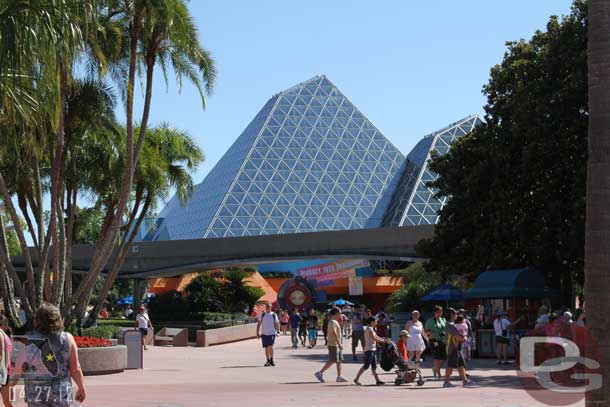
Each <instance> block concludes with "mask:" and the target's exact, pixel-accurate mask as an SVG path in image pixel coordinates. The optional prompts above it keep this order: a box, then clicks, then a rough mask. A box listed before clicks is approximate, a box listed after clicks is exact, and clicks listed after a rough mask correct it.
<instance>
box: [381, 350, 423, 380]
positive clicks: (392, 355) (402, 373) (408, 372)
mask: <svg viewBox="0 0 610 407" xmlns="http://www.w3.org/2000/svg"><path fill="white" fill-rule="evenodd" d="M379 364H380V366H381V368H382V369H383V370H385V371H386V372H389V371H390V370H392V369H393V368H394V367H396V368H397V369H398V370H396V376H397V377H396V380H394V385H396V386H400V385H401V384H403V383H413V382H415V381H416V380H417V382H416V383H417V385H418V386H423V385H424V382H425V381H424V378H423V376H422V374H421V370H419V367H417V365H416V364H415V363H413V364H412V365H411V364H410V363H408V362H406V361H405V360H404V359H403V358H402V355H401V354H400V353H399V352H398V348H397V347H396V344H395V343H394V342H392V341H387V342H386V343H385V345H383V347H382V349H381V362H380V363H379Z"/></svg>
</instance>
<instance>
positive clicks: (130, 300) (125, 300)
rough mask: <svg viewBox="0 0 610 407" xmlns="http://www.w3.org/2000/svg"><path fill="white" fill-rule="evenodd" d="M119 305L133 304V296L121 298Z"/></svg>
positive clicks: (118, 301)
mask: <svg viewBox="0 0 610 407" xmlns="http://www.w3.org/2000/svg"><path fill="white" fill-rule="evenodd" d="M116 303H117V304H119V305H127V304H133V295H128V296H127V297H125V298H120V299H118V300H117V301H116Z"/></svg>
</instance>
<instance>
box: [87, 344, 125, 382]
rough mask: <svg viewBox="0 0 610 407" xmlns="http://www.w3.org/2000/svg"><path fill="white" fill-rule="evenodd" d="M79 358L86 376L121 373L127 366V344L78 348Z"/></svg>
mask: <svg viewBox="0 0 610 407" xmlns="http://www.w3.org/2000/svg"><path fill="white" fill-rule="evenodd" d="M78 359H79V360H80V366H81V368H82V369H83V374H84V375H85V376H92V375H103V374H112V373H121V372H122V371H123V370H125V369H126V368H127V346H124V345H117V346H107V347H103V348H78Z"/></svg>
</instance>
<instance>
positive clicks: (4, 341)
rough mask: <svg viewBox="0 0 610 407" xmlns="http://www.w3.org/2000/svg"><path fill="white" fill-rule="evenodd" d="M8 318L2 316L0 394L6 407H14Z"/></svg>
mask: <svg viewBox="0 0 610 407" xmlns="http://www.w3.org/2000/svg"><path fill="white" fill-rule="evenodd" d="M8 330H9V328H8V318H6V316H4V315H2V314H0V389H1V390H0V394H1V395H2V402H3V403H4V406H5V407H13V403H12V401H11V387H12V385H11V374H12V365H11V356H12V353H13V344H12V342H11V338H10V336H9V335H8Z"/></svg>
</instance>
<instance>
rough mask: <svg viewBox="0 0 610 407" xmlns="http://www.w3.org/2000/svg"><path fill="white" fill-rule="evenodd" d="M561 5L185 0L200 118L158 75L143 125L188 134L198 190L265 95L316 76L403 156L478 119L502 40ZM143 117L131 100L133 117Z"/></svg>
mask: <svg viewBox="0 0 610 407" xmlns="http://www.w3.org/2000/svg"><path fill="white" fill-rule="evenodd" d="M570 4H571V2H570V1H569V0H534V1H532V0H511V1H504V2H499V1H489V0H469V1H450V0H445V1H439V0H426V1H405V0H401V1H399V0H395V1H394V0H392V1H376V2H372V1H363V0H350V1H348V0H334V1H329V0H326V1H322V0H309V1H306V2H296V1H285V0H284V1H280V0H273V1H272V0H259V1H241V2H236V1H208V0H193V1H192V2H191V3H190V7H191V10H192V13H193V15H194V17H195V19H196V22H197V25H198V27H199V29H200V36H201V40H202V43H203V44H204V47H205V48H206V49H208V50H209V51H210V52H211V53H212V54H213V56H214V58H215V60H216V63H217V68H218V81H217V85H216V90H215V92H214V94H213V95H211V96H210V97H209V98H208V100H207V108H206V110H205V111H202V109H201V104H200V100H199V97H198V95H197V93H196V91H195V89H194V88H193V87H192V86H190V85H188V84H185V86H184V87H183V89H182V92H181V93H178V92H177V87H176V86H175V85H174V84H173V83H170V89H169V91H167V92H166V88H165V83H164V81H163V80H162V77H161V76H160V75H158V76H157V78H156V79H157V80H156V84H155V90H154V94H153V101H152V106H153V107H152V112H151V121H152V123H159V122H162V121H168V122H170V123H172V124H173V125H175V126H176V127H179V128H181V129H185V130H187V131H188V132H189V133H190V134H191V135H192V136H194V137H195V138H196V140H197V141H198V143H199V145H200V146H201V147H202V148H203V150H204V151H205V154H206V161H205V163H204V164H203V165H202V166H201V167H200V169H199V170H198V171H197V173H196V174H195V177H194V178H195V181H196V183H199V182H201V180H202V179H203V177H204V176H205V174H207V172H208V171H209V170H210V169H211V168H212V166H213V165H214V164H215V163H216V162H217V161H218V160H219V159H220V157H221V156H222V154H224V152H225V151H226V150H227V149H228V148H229V146H230V145H231V144H232V143H233V141H235V139H236V138H237V137H238V136H239V135H240V133H241V132H242V130H243V129H244V128H245V127H246V125H247V124H248V123H249V122H250V120H252V118H253V117H254V115H255V114H256V113H257V112H258V110H259V109H260V108H261V107H262V106H263V105H264V103H265V102H266V101H267V100H268V99H269V98H270V97H271V96H272V95H273V94H275V93H277V92H279V91H281V90H283V89H286V88H288V87H291V86H293V85H295V84H297V83H299V82H302V81H304V80H307V79H309V78H311V77H313V76H315V75H318V74H326V75H327V76H328V78H329V79H330V80H331V81H332V82H334V83H335V85H337V86H338V87H339V88H340V89H341V91H342V92H343V93H344V94H345V95H346V96H347V97H348V98H350V100H351V101H352V102H353V103H354V104H355V105H356V106H357V107H358V108H359V109H360V110H361V111H362V112H363V113H364V114H365V115H366V116H367V117H368V118H369V119H370V120H371V121H372V122H373V123H374V124H375V125H376V126H377V127H378V128H379V129H380V130H381V131H382V133H383V134H384V135H385V136H386V137H387V138H388V139H390V140H391V141H392V143H394V145H396V146H397V147H398V148H399V149H400V150H401V151H402V152H403V153H404V154H405V155H406V154H407V153H408V152H409V151H410V150H411V148H412V147H413V146H414V145H415V143H416V142H417V141H418V140H419V139H420V138H421V137H422V136H424V135H426V134H428V133H430V132H432V131H434V130H437V129H439V128H441V127H443V126H445V125H447V124H449V123H451V122H453V121H456V120H458V119H460V118H462V117H464V116H466V115H468V114H472V113H482V106H483V105H484V103H485V98H484V96H483V95H482V93H481V88H482V86H483V85H484V84H485V83H486V82H487V80H488V77H489V69H490V68H491V67H492V66H493V65H495V64H497V63H499V62H500V61H501V59H502V56H503V54H504V52H505V49H506V47H505V42H506V41H509V40H518V39H520V38H530V37H531V35H532V34H533V33H534V32H535V31H536V30H537V29H544V27H545V25H546V22H547V21H548V18H549V16H550V15H564V14H567V13H568V12H569V7H570ZM140 112H141V104H140V105H137V109H136V114H137V115H136V117H139V115H140Z"/></svg>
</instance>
